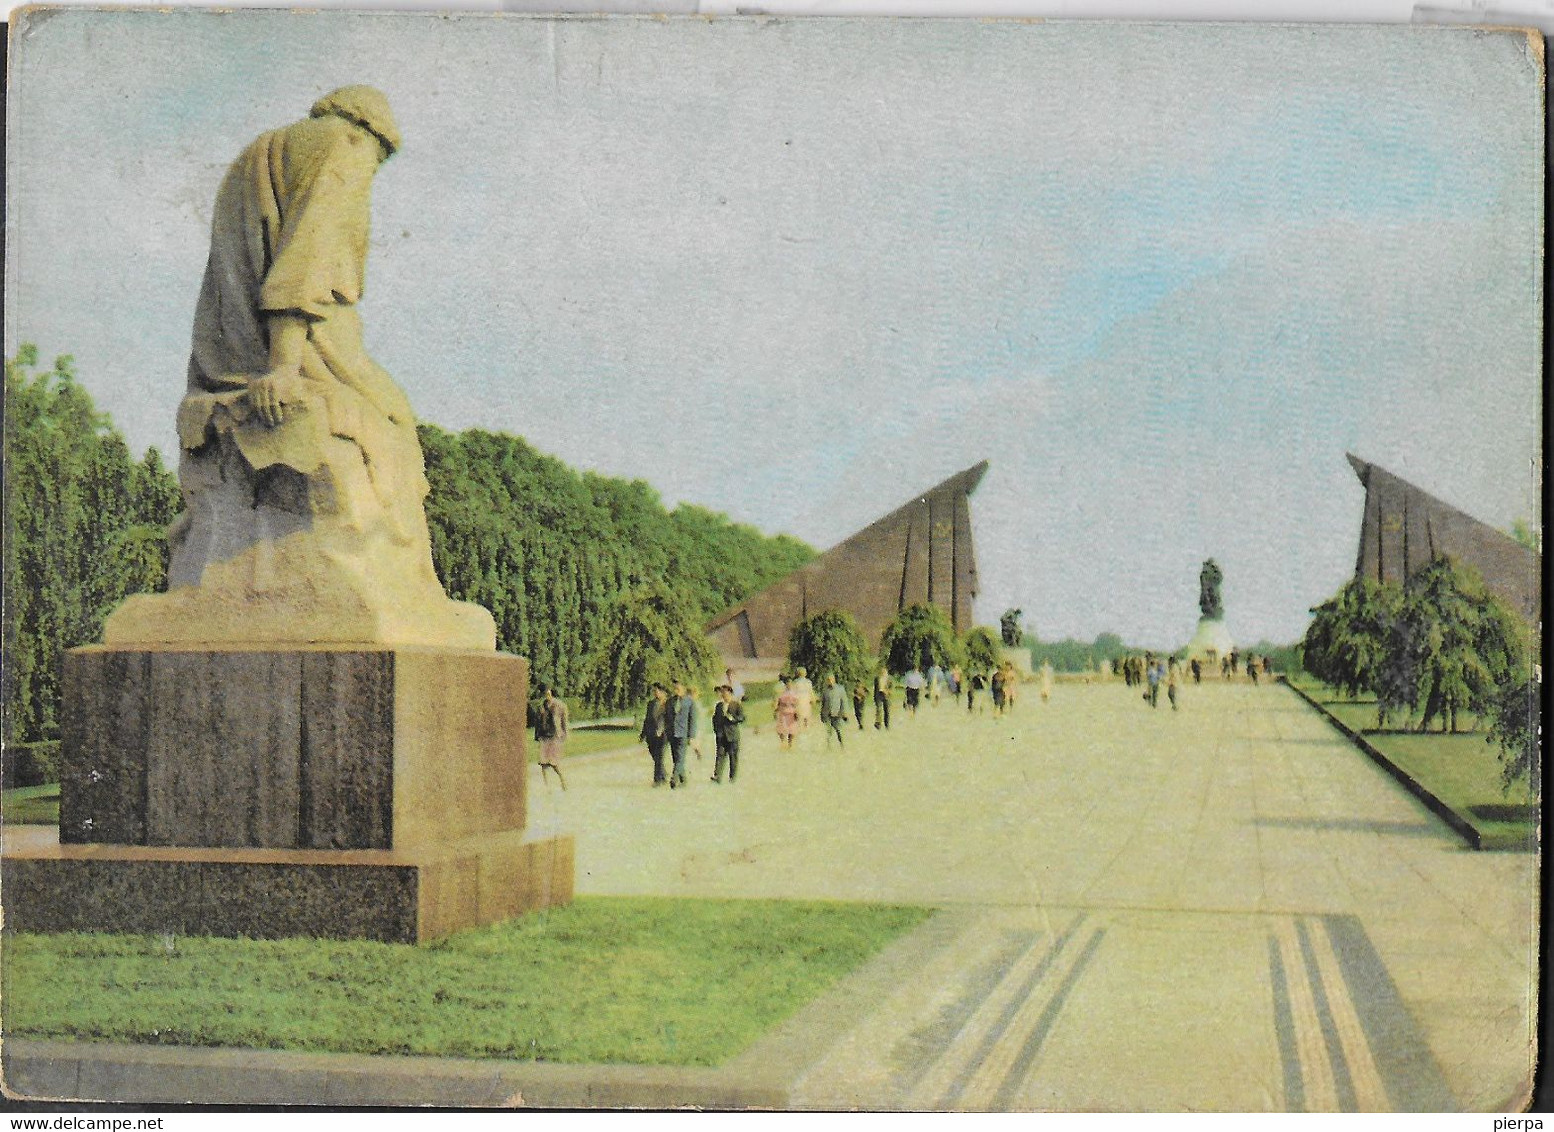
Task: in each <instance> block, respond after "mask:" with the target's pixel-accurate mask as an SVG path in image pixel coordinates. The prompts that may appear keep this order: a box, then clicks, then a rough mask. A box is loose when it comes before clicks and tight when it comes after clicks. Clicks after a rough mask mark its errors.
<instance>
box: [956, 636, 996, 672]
mask: <svg viewBox="0 0 1554 1132" xmlns="http://www.w3.org/2000/svg"><path fill="white" fill-rule="evenodd" d="M965 655H966V669H967V671H969V672H986V671H987V670H988V669H990V668H997V667H998V665H999V663H1000V661H1002V659H1003V654H1002V653H1000V652H999V651H998V638H997V637H996V636H994V635H993V630H991V629H989V628H987V627H985V626H982V625H978V626H977V627H976V628H975V629H972V630H971V632H969V633H967V634H966V645H965Z"/></svg>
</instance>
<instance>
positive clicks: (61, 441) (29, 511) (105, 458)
mask: <svg viewBox="0 0 1554 1132" xmlns="http://www.w3.org/2000/svg"><path fill="white" fill-rule="evenodd" d="M178 507H179V494H178V485H177V482H176V481H175V480H174V478H173V477H172V476H171V475H170V474H169V473H168V472H167V470H166V469H165V468H164V467H163V466H162V461H161V457H160V456H159V455H158V454H157V451H156V449H154V448H153V449H150V450H149V451H148V452H147V453H146V454H145V456H144V457H142V458H141V459H140V460H139V461H137V460H135V459H134V458H133V457H132V456H131V455H130V451H129V448H128V446H127V445H126V444H125V443H124V438H123V437H122V436H121V435H119V433H118V432H117V430H115V429H114V428H113V425H112V423H111V422H110V421H109V419H108V417H107V416H106V414H104V413H101V412H99V411H98V410H97V408H96V407H95V406H94V405H93V404H92V399H91V397H90V396H89V395H88V394H87V392H86V390H85V389H83V388H82V387H81V385H80V384H79V383H78V381H77V380H76V374H75V366H74V363H73V362H72V360H71V359H70V358H69V357H68V356H67V357H59V358H56V359H55V360H54V364H53V367H52V368H51V369H48V370H39V369H38V352H37V349H36V348H35V347H33V346H31V345H24V346H22V347H21V348H20V349H18V350H17V352H16V355H15V357H13V358H11V359H9V360H7V361H6V364H5V539H4V541H5V588H6V593H5V605H6V632H7V640H6V689H5V716H6V730H7V735H8V736H9V738H10V739H11V741H13V742H32V741H37V740H41V739H51V738H54V737H56V736H57V735H58V731H59V710H60V702H59V700H60V658H61V656H62V654H63V653H64V651H65V650H66V649H70V648H74V647H75V646H77V645H83V644H87V643H89V642H91V641H94V640H96V639H97V638H98V637H99V635H100V634H101V632H102V623H103V620H104V618H105V617H107V615H108V614H109V613H111V612H112V611H113V609H114V608H115V607H116V606H117V605H118V604H119V603H120V602H122V601H123V600H124V599H125V597H127V596H129V595H130V594H132V593H140V592H145V591H151V590H156V589H161V588H163V587H164V586H165V585H166V576H167V541H166V536H165V532H166V528H167V524H168V523H169V522H170V521H171V520H172V518H173V517H174V515H175V514H176V512H177V510H178Z"/></svg>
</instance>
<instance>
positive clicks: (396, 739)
mask: <svg viewBox="0 0 1554 1132" xmlns="http://www.w3.org/2000/svg"><path fill="white" fill-rule="evenodd" d="M527 699H528V662H527V661H525V660H524V659H523V658H522V657H516V656H507V655H504V654H502V653H496V652H483V651H479V650H463V649H432V648H410V647H376V646H372V645H350V644H335V645H326V644H319V645H297V646H291V647H286V648H280V647H273V646H269V645H248V646H240V645H232V646H221V647H217V646H204V645H202V646H198V647H188V648H182V647H178V646H173V645H166V646H158V647H135V648H114V647H111V646H101V645H98V646H90V647H87V648H81V649H73V650H71V651H70V652H69V653H68V654H67V655H66V657H65V664H64V708H65V710H64V725H63V727H62V732H63V734H62V736H61V738H62V743H61V751H60V772H61V773H60V824H59V829H58V830H57V831H55V830H51V829H43V830H33V831H19V830H7V831H6V842H5V853H4V860H3V862H0V887H3V889H4V894H5V926H6V928H7V929H9V930H13V931H30V932H68V931H81V932H127V933H149V934H162V933H167V934H172V935H213V936H248V937H252V938H264V939H276V938H281V937H285V936H317V937H325V938H335V939H375V940H383V941H388V942H396V943H418V942H421V941H423V940H430V939H437V938H439V937H441V936H445V935H449V934H451V933H453V932H456V931H461V930H463V929H465V928H471V927H476V926H478V925H481V924H490V923H494V922H496V921H498V920H504V919H507V918H509V917H511V916H516V915H520V914H522V913H524V912H530V911H533V910H535V909H537V908H545V907H549V906H552V905H556V904H565V903H567V902H568V901H570V900H571V899H572V870H573V857H574V854H573V842H572V839H571V838H570V837H547V838H537V837H534V836H532V835H527V836H526V835H525V833H524V802H525V790H526V783H527V780H528V763H527V760H526V759H525V757H524V727H525V722H526V721H525V705H526V703H527ZM44 835H47V836H44Z"/></svg>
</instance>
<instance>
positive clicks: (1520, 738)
mask: <svg viewBox="0 0 1554 1132" xmlns="http://www.w3.org/2000/svg"><path fill="white" fill-rule="evenodd" d="M1312 613H1313V614H1314V616H1313V618H1312V622H1311V626H1310V628H1308V629H1307V631H1306V637H1305V640H1304V641H1303V642H1302V663H1303V665H1304V667H1305V669H1306V671H1307V672H1309V673H1310V674H1311V675H1313V676H1315V677H1316V678H1317V679H1319V680H1322V681H1323V682H1324V683H1327V684H1329V685H1331V686H1333V687H1334V688H1337V689H1339V690H1340V691H1343V692H1345V693H1346V694H1348V695H1351V696H1359V695H1373V696H1375V698H1376V722H1377V726H1378V727H1386V726H1388V724H1389V723H1397V724H1399V725H1401V726H1411V727H1414V728H1417V729H1418V730H1420V731H1426V730H1429V729H1430V728H1431V726H1432V725H1439V727H1440V729H1441V730H1442V731H1448V730H1449V731H1452V732H1456V731H1458V730H1460V729H1462V727H1463V725H1464V724H1466V725H1467V726H1468V728H1469V729H1470V730H1476V729H1477V727H1478V724H1479V722H1480V721H1482V722H1485V723H1487V724H1488V725H1489V732H1490V734H1489V739H1490V741H1491V742H1497V743H1499V744H1500V746H1501V751H1502V754H1501V759H1502V763H1503V765H1504V770H1505V779H1506V782H1507V783H1510V782H1512V781H1515V780H1516V779H1518V778H1528V779H1530V781H1531V783H1532V786H1533V789H1534V791H1536V790H1537V789H1538V788H1539V785H1540V784H1539V775H1538V752H1537V732H1538V719H1537V715H1538V712H1539V704H1538V701H1539V694H1538V691H1539V690H1538V688H1537V687H1536V685H1535V682H1534V679H1533V673H1532V664H1531V655H1532V650H1531V641H1530V634H1529V631H1528V629H1527V627H1526V626H1525V625H1524V624H1523V623H1522V621H1521V619H1520V618H1518V617H1517V616H1516V614H1515V613H1513V612H1512V611H1511V610H1510V609H1509V608H1508V607H1507V606H1506V605H1505V604H1504V603H1503V602H1501V601H1500V600H1499V599H1498V598H1496V597H1495V596H1494V595H1493V594H1491V593H1490V592H1489V591H1488V589H1486V588H1485V586H1484V582H1483V579H1482V578H1481V577H1480V576H1479V574H1478V572H1477V571H1476V570H1474V569H1473V568H1472V567H1470V566H1466V565H1461V564H1458V563H1455V562H1453V561H1452V560H1451V559H1448V558H1437V559H1434V560H1432V561H1431V562H1428V563H1426V564H1425V565H1423V566H1421V567H1420V568H1419V569H1418V570H1416V571H1414V573H1412V574H1411V575H1409V577H1408V578H1407V580H1406V581H1405V582H1404V583H1403V584H1402V585H1401V586H1400V585H1397V584H1396V583H1392V582H1377V581H1375V580H1373V579H1369V578H1357V579H1355V580H1353V581H1351V582H1348V583H1347V584H1345V585H1344V587H1343V588H1342V589H1340V590H1339V591H1338V593H1337V594H1336V595H1334V596H1333V598H1332V599H1330V600H1329V601H1326V602H1324V603H1322V604H1321V605H1319V606H1318V607H1317V608H1316V609H1314V610H1312Z"/></svg>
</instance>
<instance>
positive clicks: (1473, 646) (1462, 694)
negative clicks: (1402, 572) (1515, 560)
mask: <svg viewBox="0 0 1554 1132" xmlns="http://www.w3.org/2000/svg"><path fill="white" fill-rule="evenodd" d="M1524 637H1525V633H1524V630H1523V629H1522V626H1521V624H1520V623H1519V621H1518V620H1517V618H1516V616H1515V614H1513V613H1512V612H1511V611H1510V610H1509V609H1508V608H1507V607H1506V606H1505V604H1504V603H1503V602H1501V601H1500V600H1499V599H1498V598H1496V597H1495V596H1494V595H1493V594H1491V593H1490V592H1489V591H1488V590H1487V589H1486V588H1485V586H1484V581H1483V579H1482V578H1481V577H1480V576H1479V573H1478V571H1477V570H1474V569H1473V568H1472V567H1470V566H1464V565H1459V564H1457V563H1455V562H1453V561H1452V560H1450V559H1448V558H1437V559H1434V560H1433V561H1431V562H1428V563H1426V564H1425V565H1423V566H1421V567H1420V568H1419V569H1418V570H1416V571H1414V573H1412V574H1411V575H1409V578H1408V581H1407V583H1406V584H1405V585H1404V589H1403V602H1402V605H1401V607H1400V610H1399V613H1398V616H1397V618H1396V620H1395V622H1394V625H1393V631H1392V633H1391V636H1390V638H1389V642H1388V644H1389V653H1390V659H1391V662H1392V663H1394V664H1395V665H1396V666H1397V668H1398V669H1399V673H1400V679H1399V680H1398V683H1399V684H1400V685H1402V688H1403V694H1402V695H1400V696H1398V697H1397V698H1398V700H1399V701H1400V702H1399V706H1405V707H1408V708H1410V709H1411V710H1412V711H1413V712H1414V713H1416V714H1417V715H1418V717H1419V730H1421V731H1427V730H1429V728H1430V725H1431V724H1432V723H1434V722H1435V721H1437V720H1439V721H1440V726H1441V730H1442V731H1446V730H1450V731H1453V732H1455V731H1457V730H1458V725H1459V719H1460V717H1461V716H1463V715H1466V714H1472V715H1475V716H1489V715H1491V714H1492V713H1493V712H1494V709H1495V707H1496V705H1497V704H1498V703H1499V701H1500V699H1501V696H1502V693H1504V692H1505V690H1506V689H1508V688H1511V687H1513V686H1515V685H1517V684H1519V683H1522V682H1524V681H1525V680H1526V679H1527V678H1528V676H1529V675H1530V673H1529V672H1527V671H1524V670H1525V669H1527V668H1528V665H1527V662H1526V657H1527V648H1526V641H1525V639H1524Z"/></svg>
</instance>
